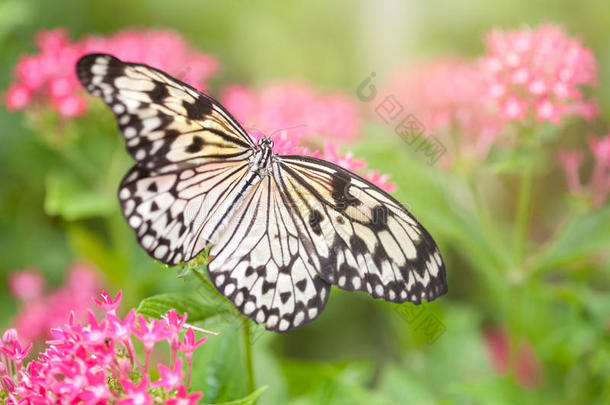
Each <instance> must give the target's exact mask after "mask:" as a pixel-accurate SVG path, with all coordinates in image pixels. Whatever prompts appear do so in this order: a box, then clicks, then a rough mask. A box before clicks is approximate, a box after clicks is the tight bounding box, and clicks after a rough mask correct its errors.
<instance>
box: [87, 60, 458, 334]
mask: <svg viewBox="0 0 610 405" xmlns="http://www.w3.org/2000/svg"><path fill="white" fill-rule="evenodd" d="M77 75H78V78H79V79H80V81H81V82H82V84H83V86H84V87H85V88H86V89H87V90H88V91H89V92H90V93H91V94H93V95H95V96H97V97H100V98H101V99H102V100H104V101H105V102H106V104H108V106H110V108H112V111H113V112H114V114H115V115H116V117H117V120H118V126H119V128H120V130H121V131H122V133H123V136H124V137H125V141H126V144H127V150H128V151H129V153H130V154H131V156H132V157H133V158H134V159H135V160H136V164H135V166H134V167H133V168H132V169H131V170H130V171H129V172H128V173H127V175H126V176H125V178H124V179H123V181H122V183H121V185H120V188H119V192H118V197H119V200H120V204H121V209H122V211H123V214H124V216H125V219H126V220H127V223H128V224H129V226H130V227H132V228H133V229H134V230H135V231H136V234H137V238H138V241H139V243H140V245H142V247H143V248H144V249H146V251H147V252H148V253H149V254H150V255H151V256H152V257H154V258H155V259H157V260H159V261H161V262H163V263H167V264H170V265H175V264H177V263H180V262H186V261H188V260H191V259H193V258H194V257H195V256H197V255H198V254H199V253H200V252H201V251H203V250H204V249H207V248H211V250H210V257H212V260H211V261H210V263H209V265H208V271H209V274H210V277H211V279H212V282H213V283H214V285H215V286H216V288H217V289H218V291H220V292H221V293H222V294H223V295H225V296H226V297H227V298H228V299H230V300H231V301H232V302H233V303H234V304H235V306H236V307H237V308H239V310H240V311H241V312H242V313H243V314H244V315H246V316H248V317H250V318H252V319H253V320H254V321H255V322H257V323H259V324H264V325H265V327H266V328H267V329H269V330H273V331H277V332H284V331H288V330H291V329H294V328H297V327H299V326H302V325H304V324H306V323H308V322H311V321H313V320H314V319H316V318H317V317H318V316H319V315H320V313H321V312H322V310H323V309H324V306H325V305H326V301H327V300H328V296H329V292H330V286H331V285H336V286H338V287H339V288H341V289H344V290H348V291H365V292H367V293H368V294H370V295H372V296H373V297H375V298H381V299H385V300H387V301H392V302H397V303H400V302H405V301H411V302H414V303H416V304H419V303H421V301H422V300H423V299H425V300H428V301H431V300H434V299H435V298H437V297H438V296H440V295H443V294H445V293H446V292H447V281H446V273H445V265H444V263H443V260H442V258H441V254H440V252H439V249H438V247H437V246H436V244H435V243H434V240H433V239H432V237H431V236H430V234H429V233H428V232H427V231H426V230H425V229H424V228H423V227H422V226H421V225H420V224H419V223H418V222H417V220H416V219H415V218H413V216H412V215H411V214H410V213H409V212H408V211H407V210H406V209H405V208H404V207H403V206H402V205H401V204H400V203H399V202H398V201H396V200H395V199H394V198H392V197H391V196H390V195H389V194H387V193H386V192H384V191H382V190H381V189H379V188H378V187H376V186H374V185H373V184H371V183H370V182H368V181H367V180H364V179H363V178H362V177H360V176H358V175H356V174H354V173H352V172H349V171H347V170H344V169H342V168H341V167H339V166H336V165H334V164H332V163H329V162H326V161H324V160H320V159H316V158H313V157H307V156H298V155H290V156H281V155H277V154H274V153H273V141H272V140H271V139H269V138H266V137H263V138H261V139H259V140H258V142H257V143H255V142H254V141H253V140H252V139H251V138H250V136H249V135H248V134H247V133H246V132H245V131H244V130H243V129H242V127H241V126H240V125H239V124H238V122H237V121H236V120H235V118H233V117H232V116H231V114H230V113H229V112H228V111H226V110H225V109H224V108H223V107H222V106H221V105H220V104H219V103H218V102H217V101H216V100H214V99H213V98H211V97H209V96H207V95H205V94H203V93H201V92H199V91H197V90H196V89H194V88H193V87H191V86H189V85H187V84H185V83H182V82H181V81H179V80H177V79H174V78H172V77H170V76H168V75H167V74H165V73H163V72H161V71H159V70H157V69H154V68H151V67H149V66H146V65H140V64H134V63H125V62H122V61H120V60H118V59H117V58H115V57H113V56H111V55H106V54H90V55H86V56H84V57H82V58H81V59H80V60H79V61H78V64H77Z"/></svg>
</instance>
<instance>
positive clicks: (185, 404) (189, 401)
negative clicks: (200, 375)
mask: <svg viewBox="0 0 610 405" xmlns="http://www.w3.org/2000/svg"><path fill="white" fill-rule="evenodd" d="M202 396H203V393H201V392H193V393H192V394H187V392H186V389H185V388H184V387H178V393H177V394H176V397H175V398H170V399H168V400H167V401H166V402H165V403H166V404H167V405H195V404H196V403H197V402H199V400H200V399H201V397H202Z"/></svg>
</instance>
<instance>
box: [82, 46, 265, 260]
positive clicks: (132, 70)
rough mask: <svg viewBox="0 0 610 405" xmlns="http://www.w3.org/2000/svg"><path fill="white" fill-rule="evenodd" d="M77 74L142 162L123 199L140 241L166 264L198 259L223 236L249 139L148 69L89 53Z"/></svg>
mask: <svg viewBox="0 0 610 405" xmlns="http://www.w3.org/2000/svg"><path fill="white" fill-rule="evenodd" d="M77 75H78V78H79V79H80V81H81V82H82V84H83V86H85V88H86V89H87V90H88V91H89V92H91V93H92V94H93V95H95V96H98V97H100V98H101V99H102V100H104V101H105V102H106V104H108V105H109V106H110V108H111V109H112V111H113V112H114V113H115V115H116V117H117V121H118V125H119V128H120V130H121V131H122V132H123V135H124V137H125V140H126V143H127V150H128V151H129V153H130V154H131V155H132V156H133V158H134V159H135V160H136V165H135V166H134V167H133V168H132V169H131V170H130V171H129V172H128V173H127V175H126V176H125V178H124V179H123V181H122V183H121V186H120V188H119V193H118V195H119V200H120V203H121V208H122V211H123V214H124V216H125V219H126V220H127V223H128V224H129V226H131V227H132V228H133V229H134V230H135V231H136V234H137V237H138V241H139V242H140V244H141V245H142V247H144V249H146V251H147V252H148V253H149V254H150V255H151V256H153V257H154V258H155V259H158V260H160V261H162V262H164V263H168V264H177V263H179V262H181V261H187V260H189V259H191V258H193V257H194V256H196V255H197V254H198V253H199V252H200V251H201V250H203V249H204V248H206V247H208V246H209V245H210V243H212V242H213V241H214V238H215V237H216V236H217V235H218V234H219V233H220V230H221V229H222V226H221V224H219V222H220V221H221V220H222V219H223V218H221V216H224V215H225V208H226V206H227V204H231V202H232V201H233V200H234V193H236V191H237V190H240V189H241V187H242V184H243V182H244V178H245V175H246V172H247V167H248V158H249V157H250V156H251V155H252V153H253V146H254V145H253V143H252V141H251V140H250V138H249V136H248V135H247V134H246V133H245V132H244V131H243V129H242V128H241V127H240V126H239V124H237V122H236V121H235V119H234V118H233V117H231V115H230V114H229V113H228V112H227V111H226V110H224V108H223V107H222V106H220V104H219V103H217V102H216V101H215V100H213V99H212V98H210V97H208V96H207V95H205V94H203V93H200V92H199V91H197V90H195V89H194V88H192V87H191V86H189V85H187V84H184V83H182V82H180V81H179V80H176V79H174V78H172V77H170V76H168V75H166V74H165V73H163V72H161V71H159V70H157V69H154V68H151V67H148V66H146V65H139V64H133V63H125V62H122V61H120V60H119V59H117V58H115V57H113V56H111V55H106V54H90V55H85V56H84V57H82V58H81V59H80V60H79V62H78V63H77ZM210 223H213V224H214V226H213V227H210V226H206V225H210ZM210 230H212V231H210Z"/></svg>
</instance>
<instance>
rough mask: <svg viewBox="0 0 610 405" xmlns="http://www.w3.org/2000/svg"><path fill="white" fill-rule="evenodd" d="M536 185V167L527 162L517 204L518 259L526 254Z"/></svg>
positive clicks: (515, 251) (516, 248)
mask: <svg viewBox="0 0 610 405" xmlns="http://www.w3.org/2000/svg"><path fill="white" fill-rule="evenodd" d="M533 187H534V167H533V164H531V163H530V164H527V166H526V167H525V169H524V172H523V176H522V177H521V189H520V190H519V202H518V205H517V216H516V218H515V243H514V254H515V259H517V261H521V260H522V259H523V257H524V256H525V251H526V247H527V246H526V245H527V240H528V236H529V226H530V222H531V218H532V195H533Z"/></svg>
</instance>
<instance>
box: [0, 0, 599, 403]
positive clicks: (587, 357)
mask: <svg viewBox="0 0 610 405" xmlns="http://www.w3.org/2000/svg"><path fill="white" fill-rule="evenodd" d="M547 21H550V22H556V23H559V24H562V25H564V26H565V27H566V29H567V31H568V32H569V33H570V34H572V35H576V36H578V37H580V38H581V39H582V40H583V42H584V44H585V45H586V46H588V47H590V48H591V49H592V50H593V51H594V53H595V56H596V58H597V61H598V63H599V66H600V70H599V86H598V87H597V88H596V89H595V90H594V94H595V96H596V97H597V98H598V100H599V102H600V106H601V110H602V119H601V122H607V121H608V120H607V118H608V117H609V116H610V42H609V41H608V27H610V2H607V1H601V0H600V1H594V0H589V1H581V2H572V1H568V0H554V1H551V0H544V1H537V2H519V3H517V2H514V1H508V0H500V1H495V2H489V1H484V0H471V1H468V0H462V1H440V0H439V1H430V2H418V1H399V0H395V1H381V2H378V1H373V0H359V1H347V0H342V1H335V2H328V1H321V0H315V1H308V2H277V1H271V0H264V1H257V2H253V1H251V2H247V1H239V2H237V1H234V2H221V1H214V2H212V1H198V0H190V1H188V0H187V1H179V0H174V1H171V2H168V1H160V0H153V1H143V0H136V1H129V2H128V1H124V0H120V1H119V0H105V1H86V2H85V1H78V0H74V1H60V0H58V1H52V2H51V1H34V0H29V1H28V0H12V1H11V0H0V62H1V63H0V89H6V88H7V87H8V85H9V83H10V81H11V80H12V75H13V67H14V65H15V63H16V61H17V59H18V57H19V56H20V55H21V54H23V53H27V52H30V53H31V52H34V49H35V48H34V44H33V36H34V34H35V33H36V32H37V31H39V30H40V29H51V28H56V27H65V28H66V29H67V30H68V31H69V33H70V35H71V36H72V38H78V37H80V36H82V35H85V34H101V35H110V34H113V33H115V32H116V31H118V30H120V29H122V28H127V27H141V28H171V29H174V30H176V31H178V32H180V33H181V34H182V35H184V36H185V37H186V38H187V39H188V41H190V43H191V44H192V45H193V46H194V47H196V48H198V49H201V50H202V51H204V52H206V53H211V54H213V55H215V56H216V57H217V58H218V59H219V61H220V63H221V68H222V70H221V73H220V74H219V75H218V76H217V77H216V78H215V79H214V80H213V81H212V82H211V88H212V94H214V91H215V90H217V89H218V88H219V86H220V84H226V83H245V84H248V85H262V84H264V83H265V82H268V81H270V80H276V79H281V78H298V79H301V80H303V81H306V82H309V83H311V84H312V85H313V86H315V87H318V88H321V89H328V90H343V91H345V92H347V93H348V94H350V95H352V96H353V97H354V98H355V89H356V87H357V86H358V84H359V83H360V82H361V81H362V80H363V78H364V77H366V76H367V75H368V74H369V73H370V72H371V71H375V72H377V73H378V75H379V77H380V78H381V79H383V77H387V76H388V75H389V74H391V73H392V71H393V70H394V69H395V68H396V67H397V66H398V65H399V64H400V63H403V62H404V61H408V60H415V59H421V58H431V57H434V56H444V55H448V54H449V55H461V56H465V57H475V56H477V55H480V54H481V53H482V50H483V43H482V38H483V36H484V34H485V33H486V32H488V31H489V30H490V29H492V28H494V27H498V26H499V27H505V28H519V27H522V26H524V25H531V26H536V25H538V24H539V23H541V22H547ZM102 113H103V114H105V117H106V118H107V120H108V125H107V126H105V127H100V128H98V129H96V131H95V132H94V133H90V134H87V136H88V138H87V139H88V141H87V145H85V146H84V149H86V150H88V151H89V152H90V153H91V156H92V159H94V160H93V161H94V162H95V163H97V164H99V165H100V168H101V169H100V170H103V171H104V173H109V177H108V178H107V179H106V180H105V184H106V186H107V190H106V189H104V190H103V192H106V191H108V193H114V190H116V188H117V187H118V183H119V181H120V179H121V177H122V173H123V170H124V169H126V168H127V167H128V165H129V158H128V156H127V154H126V153H125V154H124V156H123V157H122V158H121V159H122V160H121V162H120V163H119V165H118V166H119V167H118V168H115V169H114V170H112V171H108V170H107V167H106V166H107V165H108V163H107V162H108V160H109V159H107V156H105V154H104V152H105V151H109V152H110V151H112V150H114V148H116V147H117V145H120V143H121V142H122V140H121V139H120V137H119V136H118V134H117V131H116V129H115V123H114V119H113V117H112V116H111V114H110V113H108V112H107V111H103V112H99V114H102ZM77 125H78V124H77ZM599 127H600V131H605V132H604V133H607V125H604V124H599ZM74 130H78V126H77V127H76V128H75V129H74ZM0 133H1V135H0V140H1V146H0V229H1V233H0V257H1V258H2V260H1V261H0V278H1V279H2V282H1V283H0V292H1V298H0V325H2V326H4V327H5V326H8V325H9V323H10V319H11V318H12V317H13V316H14V314H15V313H16V312H17V310H18V304H17V302H16V301H15V300H13V299H12V298H11V295H10V293H9V291H8V288H7V284H6V278H7V275H8V274H9V273H10V272H11V271H13V270H16V269H23V268H26V267H34V268H38V269H39V270H40V271H41V272H43V273H44V274H45V276H46V277H47V279H49V280H51V282H52V283H55V284H59V283H61V281H62V278H63V275H64V270H65V269H66V268H67V267H68V266H69V264H70V263H72V262H73V261H74V260H75V259H83V260H86V261H89V262H92V263H93V264H95V265H96V266H97V267H98V268H100V269H101V270H102V271H103V273H104V276H105V279H106V284H107V285H108V286H109V290H110V291H116V290H117V289H118V288H122V289H123V294H124V297H125V300H126V301H127V302H126V304H125V305H124V308H127V306H128V305H132V306H134V305H137V303H138V302H139V301H140V300H141V299H143V298H145V297H148V296H150V295H153V294H158V293H170V292H177V293H179V292H183V291H188V290H197V289H198V288H199V285H198V282H197V280H195V279H192V278H189V277H186V278H184V279H179V278H177V277H176V271H175V270H174V269H170V268H166V267H164V266H161V265H159V264H156V263H155V262H154V261H153V260H152V259H150V258H148V256H147V255H146V254H145V253H144V252H143V251H142V250H141V249H140V248H139V247H138V246H137V244H136V242H135V238H134V237H133V234H132V232H131V230H130V229H129V228H128V227H127V225H126V224H125V223H124V221H123V219H122V217H121V216H120V213H119V211H118V203H117V204H116V205H115V206H114V207H111V208H110V209H111V211H112V212H111V213H110V214H109V216H107V217H106V218H104V219H100V218H90V219H79V220H70V219H68V218H66V217H65V215H64V216H59V215H53V214H52V213H50V212H49V211H50V210H51V211H52V209H51V208H50V207H52V206H53V202H49V200H48V199H49V196H48V195H47V190H48V188H49V181H52V180H49V177H48V176H47V172H48V170H49V168H50V167H57V166H61V165H63V163H62V157H61V156H58V154H57V153H56V151H51V150H48V148H45V147H44V145H41V144H40V142H38V141H37V134H36V133H35V128H33V127H32V126H30V125H29V124H28V120H27V119H25V117H24V114H20V113H9V112H7V111H6V110H5V109H0ZM585 135H587V134H586V133H585V134H582V133H572V134H571V136H573V137H574V138H575V139H572V140H571V142H572V143H573V144H582V145H584V144H586V138H585ZM349 149H350V150H354V152H355V153H356V155H357V156H359V157H363V158H364V159H365V160H366V161H367V162H368V163H369V166H370V167H371V168H374V169H378V170H380V171H381V172H382V173H390V174H391V175H392V180H393V181H395V182H396V183H397V186H398V191H397V193H396V194H395V195H396V197H397V198H398V199H399V200H400V201H402V202H404V203H406V204H408V206H409V207H410V208H411V209H412V211H413V212H414V214H415V215H416V216H417V218H419V219H420V220H421V222H422V223H424V224H425V225H426V227H427V228H428V230H429V231H430V233H431V234H432V235H434V236H435V239H437V242H438V243H439V245H440V246H441V250H442V251H443V252H444V254H445V257H446V260H447V269H448V273H449V294H448V295H447V296H446V297H442V298H441V299H439V300H437V301H436V302H434V303H431V304H428V305H426V306H425V308H423V309H422V311H424V312H422V313H415V312H410V311H413V309H406V310H405V309H397V308H399V307H397V306H394V305H391V304H387V303H383V302H380V301H376V300H373V299H370V298H369V297H368V296H365V295H364V294H348V293H344V292H340V291H333V294H332V296H331V299H330V300H329V303H328V305H327V307H326V310H325V311H324V313H323V314H322V316H321V317H320V318H319V319H318V320H317V321H316V322H314V323H312V324H310V325H308V326H306V327H304V328H302V329H300V330H297V331H294V332H291V333H288V334H285V335H274V334H271V333H262V334H260V336H259V335H255V336H256V337H257V339H255V342H254V346H253V354H254V374H255V383H256V386H262V385H268V386H269V388H268V389H267V391H266V392H265V393H264V394H263V395H262V397H261V399H260V400H259V403H261V404H288V403H290V404H310V403H311V404H327V403H328V404H360V403H362V404H437V403H438V404H454V403H455V404H479V403H492V404H503V403H506V404H512V403H550V402H553V403H565V404H578V403H599V404H602V403H610V338H609V329H610V297H609V295H608V292H609V286H610V264H609V261H610V260H608V259H609V256H608V251H610V235H609V231H608V230H609V229H610V211H609V210H608V208H607V207H605V208H602V209H600V210H597V211H595V212H586V211H583V210H581V211H578V210H577V213H575V214H571V215H568V214H566V212H568V211H569V210H573V207H572V206H570V205H569V203H565V204H564V203H561V204H559V205H557V204H556V201H555V200H554V199H553V197H552V196H551V195H550V194H548V195H540V194H539V195H537V197H536V199H535V202H534V205H535V207H537V208H536V209H537V210H538V211H535V213H537V214H540V216H541V217H542V220H541V219H539V218H537V219H536V221H538V223H542V222H543V221H544V220H548V221H549V222H550V223H553V221H555V222H557V223H559V222H563V223H564V227H563V228H562V229H563V231H562V232H560V233H558V235H556V238H555V239H554V240H553V245H552V246H551V248H550V249H549V248H548V247H549V246H548V245H546V246H541V247H540V250H539V251H534V254H532V257H534V258H535V260H538V261H536V263H537V265H538V267H537V269H538V271H536V272H534V273H535V274H533V275H531V276H529V277H527V278H526V279H525V280H521V279H518V280H516V281H515V279H514V277H511V274H513V273H512V272H511V271H512V268H511V266H512V267H515V268H518V267H519V266H520V265H521V264H520V263H515V262H514V260H513V259H512V258H510V257H509V256H510V252H508V250H509V249H507V247H506V245H504V244H503V242H502V237H500V240H499V241H498V240H495V239H493V238H490V237H489V235H488V233H487V231H486V228H485V226H484V225H481V224H482V219H481V217H480V213H479V212H478V211H477V208H476V205H474V204H473V203H472V202H471V199H472V196H471V195H469V194H468V187H467V186H466V183H467V180H465V179H463V178H461V177H460V176H453V175H451V174H439V173H440V171H439V169H437V168H435V167H430V166H428V165H426V164H424V163H423V162H422V161H421V159H419V160H418V158H417V156H412V154H409V153H410V152H409V150H408V149H407V148H405V147H403V145H402V144H401V143H400V141H399V140H398V139H395V136H394V135H393V134H389V133H388V130H387V129H386V128H384V127H383V126H380V125H376V124H367V125H366V126H365V136H364V139H363V140H362V141H360V142H359V143H357V144H354V145H349ZM449 153H450V151H449ZM555 166H556V165H555ZM513 180H514V179H513V178H512V177H511V176H510V175H508V176H506V177H505V178H504V179H503V180H502V181H498V182H497V183H498V184H496V186H495V187H499V188H500V189H502V190H503V192H504V193H505V194H504V195H510V190H511V187H514V181H513ZM543 181H544V182H545V184H546V186H545V189H551V190H552V189H556V190H564V189H565V185H564V179H563V177H562V173H561V171H560V169H557V167H555V168H552V165H549V166H548V171H547V172H546V173H545V174H544V176H543ZM56 197H57V198H58V199H61V198H62V196H61V195H59V196H56ZM56 203H57V202H56ZM60 203H61V202H59V203H58V204H60ZM504 205H505V207H500V208H498V209H496V208H495V207H492V208H491V211H502V210H506V212H505V213H503V212H500V214H504V215H505V217H506V218H507V219H505V221H504V222H502V221H500V222H499V223H498V224H497V226H498V227H499V229H496V231H498V232H499V233H500V234H501V233H502V232H504V231H505V232H508V227H509V225H510V216H511V215H512V211H513V203H511V202H510V201H509V202H507V203H506V204H504ZM45 207H46V209H45ZM536 221H535V223H536ZM546 225H547V226H548V223H547V224H546ZM503 227H504V228H503ZM541 227H542V228H543V229H542V230H540V231H539V232H538V234H541V233H544V225H541ZM536 232H537V231H536V230H534V232H533V233H536ZM532 260H534V259H532ZM401 308H402V307H401ZM421 314H426V316H430V315H431V316H433V318H431V319H435V320H437V321H438V322H439V324H440V325H441V326H442V328H441V329H437V332H436V333H435V334H434V339H432V341H431V339H430V337H429V336H426V335H425V330H422V328H419V329H418V327H417V326H418V325H419V324H418V323H417V322H416V320H417V319H419V318H418V315H419V316H422V315H421ZM487 328H495V330H503V329H505V328H506V329H507V330H508V331H509V335H510V339H509V340H510V342H509V344H508V346H509V347H512V346H515V345H517V346H518V345H519V343H518V342H520V341H521V340H525V341H527V342H529V345H530V346H531V348H532V350H533V351H534V353H535V355H532V356H530V357H532V358H535V360H533V361H534V363H536V364H537V365H535V366H533V367H534V368H536V369H537V370H538V374H537V377H536V378H537V380H536V382H535V384H532V386H531V387H529V388H527V387H524V386H523V384H519V383H518V382H517V381H516V379H515V375H514V374H515V373H518V371H515V372H507V373H498V372H496V370H495V369H494V366H493V361H492V358H491V357H490V350H489V348H490V339H489V337H488V338H486V335H485V333H484V331H485V330H487ZM222 330H223V331H224V333H223V334H221V335H220V336H219V337H216V338H213V339H210V343H206V346H205V347H204V348H202V349H200V352H199V355H200V357H199V358H197V357H196V371H195V377H194V378H195V380H196V382H195V384H194V388H196V389H203V390H204V391H205V392H206V396H205V397H204V398H205V400H206V401H209V402H212V403H213V402H215V401H221V400H227V399H231V398H232V397H237V396H239V395H243V394H247V392H244V390H245V389H244V388H243V387H241V388H240V387H239V385H240V383H239V381H240V379H241V378H243V376H242V374H243V362H242V359H241V357H240V353H239V350H238V347H236V346H235V345H233V343H232V342H233V341H234V339H235V336H233V335H235V334H236V333H237V332H236V331H233V330H231V328H230V327H228V328H223V329H222ZM438 331H440V332H438ZM213 340H215V342H212V341H213ZM515 342H517V343H515ZM509 357H510V355H509ZM526 374H527V373H526ZM236 387H237V388H236Z"/></svg>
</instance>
